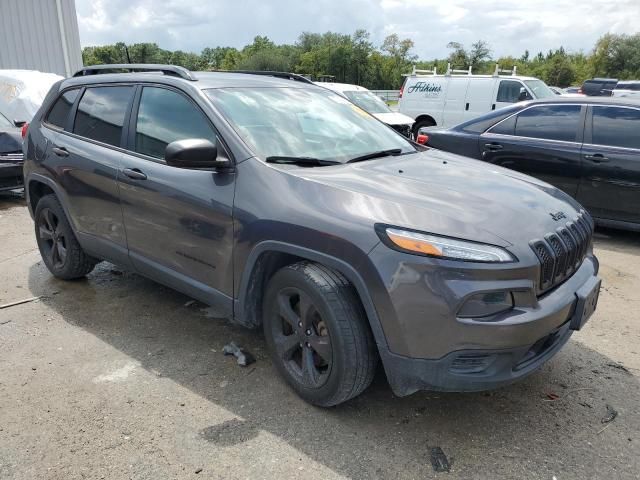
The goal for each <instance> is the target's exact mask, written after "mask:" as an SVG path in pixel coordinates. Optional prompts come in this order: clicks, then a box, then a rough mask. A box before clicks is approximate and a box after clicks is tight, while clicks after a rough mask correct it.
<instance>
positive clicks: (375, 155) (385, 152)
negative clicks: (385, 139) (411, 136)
mask: <svg viewBox="0 0 640 480" xmlns="http://www.w3.org/2000/svg"><path fill="white" fill-rule="evenodd" d="M401 153H402V149H401V148H390V149H388V150H379V151H377V152H371V153H367V154H366V155H360V156H359V157H355V158H352V159H351V160H348V161H347V163H354V162H362V161H363V160H371V159H373V158H380V157H388V156H391V155H393V156H396V155H400V154H401Z"/></svg>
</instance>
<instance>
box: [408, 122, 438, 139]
mask: <svg viewBox="0 0 640 480" xmlns="http://www.w3.org/2000/svg"><path fill="white" fill-rule="evenodd" d="M435 125H436V122H434V121H433V120H431V119H430V118H427V119H424V120H420V121H418V122H416V123H414V124H413V138H418V132H420V129H421V128H424V127H435Z"/></svg>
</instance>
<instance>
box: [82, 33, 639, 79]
mask: <svg viewBox="0 0 640 480" xmlns="http://www.w3.org/2000/svg"><path fill="white" fill-rule="evenodd" d="M413 48H414V44H413V41H412V40H411V39H408V38H404V39H403V38H400V37H399V36H398V35H397V34H392V35H389V36H388V37H386V38H385V39H384V41H383V42H382V44H381V45H380V46H379V47H377V48H376V46H375V45H374V44H373V43H372V42H371V39H370V35H369V32H367V31H366V30H362V29H360V30H356V31H355V32H354V33H353V35H345V34H341V33H334V32H326V33H311V32H303V33H301V34H300V36H299V37H298V40H297V41H296V42H295V43H294V44H283V45H276V44H275V43H274V42H273V41H271V40H270V39H269V38H268V37H266V36H260V35H258V36H256V37H255V38H254V39H253V42H252V43H251V44H249V45H247V46H245V47H244V48H242V49H240V50H239V49H237V48H234V47H207V48H205V49H203V50H202V52H201V53H200V54H196V53H189V52H183V51H180V50H178V51H170V50H163V49H162V48H160V47H159V46H158V45H157V44H155V43H136V44H133V45H125V44H124V43H122V42H118V43H116V44H114V45H104V46H95V47H85V48H84V49H83V50H82V59H83V61H84V64H85V65H96V64H108V63H171V64H176V65H182V66H184V67H186V68H188V69H190V70H237V69H241V70H279V71H287V72H297V73H301V74H305V75H311V76H312V77H314V78H319V77H321V76H328V77H329V78H334V79H335V81H336V82H344V83H354V84H357V85H362V86H365V87H368V88H373V89H380V90H386V89H398V88H400V85H401V84H402V74H405V73H408V72H410V71H411V68H412V66H413V65H416V67H417V68H421V69H432V68H434V67H435V68H437V70H438V72H439V73H444V72H445V71H446V69H447V65H448V64H451V67H452V68H456V69H467V68H468V67H469V66H471V67H472V68H473V72H474V73H492V72H493V70H494V69H495V64H496V63H497V64H499V65H500V68H505V69H511V68H512V67H514V66H515V67H517V70H518V73H519V74H520V75H530V76H533V77H537V78H540V79H542V80H544V81H545V82H546V83H548V84H549V85H556V86H559V87H566V86H569V85H578V84H581V83H582V82H583V81H584V80H586V79H587V78H591V77H594V76H599V77H613V78H619V79H640V33H637V34H635V35H615V34H606V35H604V36H603V37H601V38H600V39H599V40H598V42H597V43H596V45H595V47H594V49H593V51H592V52H591V53H590V54H584V53H568V52H566V51H565V50H564V48H563V47H560V48H558V49H557V50H551V51H549V52H546V53H545V52H539V53H537V54H535V55H532V54H531V53H530V52H529V51H528V50H527V51H525V52H524V54H523V55H522V56H521V57H519V58H515V57H500V58H497V59H496V58H492V56H491V47H490V45H489V44H488V43H487V42H486V41H484V40H478V41H477V42H475V43H473V44H472V45H471V47H470V48H468V49H467V48H465V46H464V45H462V44H461V43H458V42H449V43H448V44H447V48H449V49H450V51H451V53H450V54H449V57H448V58H446V59H434V60H428V61H420V60H418V57H417V56H416V55H415V54H414V53H413Z"/></svg>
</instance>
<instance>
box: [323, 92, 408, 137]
mask: <svg viewBox="0 0 640 480" xmlns="http://www.w3.org/2000/svg"><path fill="white" fill-rule="evenodd" d="M315 84H316V85H319V86H321V87H324V88H328V89H329V90H332V91H334V92H336V93H338V94H340V95H342V96H343V97H345V98H347V99H349V100H350V101H351V102H352V103H355V104H356V105H357V106H359V107H360V108H361V109H363V110H364V111H365V112H369V113H370V114H371V115H373V116H374V117H376V118H377V119H378V120H380V121H381V122H383V123H386V124H387V125H389V126H390V127H391V128H393V129H394V130H395V131H397V132H399V133H401V134H402V135H404V136H405V137H409V138H411V135H412V130H411V127H412V126H413V118H410V117H407V116H406V115H402V114H401V113H398V112H393V111H391V109H390V108H389V107H388V106H387V104H386V103H384V101H383V100H382V99H381V98H380V97H378V96H377V95H376V94H374V93H373V92H372V91H371V90H367V89H366V88H364V87H361V86H359V85H351V84H349V83H333V82H315Z"/></svg>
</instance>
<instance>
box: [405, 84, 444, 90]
mask: <svg viewBox="0 0 640 480" xmlns="http://www.w3.org/2000/svg"><path fill="white" fill-rule="evenodd" d="M441 91H442V85H436V84H433V83H428V82H417V83H416V84H415V85H411V86H410V87H409V88H408V90H407V92H408V93H413V92H427V93H440V92H441Z"/></svg>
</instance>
